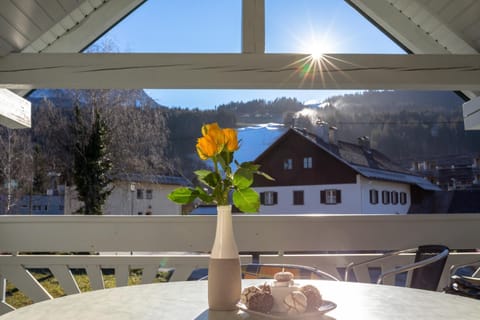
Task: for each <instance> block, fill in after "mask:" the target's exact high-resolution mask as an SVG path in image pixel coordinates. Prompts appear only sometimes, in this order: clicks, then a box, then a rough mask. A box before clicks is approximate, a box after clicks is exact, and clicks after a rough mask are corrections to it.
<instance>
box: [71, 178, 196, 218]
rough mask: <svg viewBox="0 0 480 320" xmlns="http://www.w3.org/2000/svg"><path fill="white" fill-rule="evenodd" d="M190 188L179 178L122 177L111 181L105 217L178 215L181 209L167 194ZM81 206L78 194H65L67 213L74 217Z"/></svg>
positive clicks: (104, 208) (184, 180) (73, 192)
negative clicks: (178, 189)
mask: <svg viewBox="0 0 480 320" xmlns="http://www.w3.org/2000/svg"><path fill="white" fill-rule="evenodd" d="M187 185H190V182H189V181H188V180H186V179H185V178H182V177H178V176H163V175H145V174H123V175H118V176H116V177H115V178H114V180H113V182H112V186H113V190H112V193H111V194H110V195H109V196H108V198H107V200H106V202H105V205H104V207H103V214H104V215H133V216H136V215H179V214H181V213H182V207H181V205H179V204H176V203H174V202H172V201H170V200H169V199H168V198H167V195H168V194H169V193H170V192H172V191H173V190H174V189H176V188H178V187H180V186H187ZM81 206H82V203H81V202H79V201H78V200H77V197H76V192H75V191H74V190H72V188H68V190H67V191H66V192H65V214H73V213H75V211H76V210H78V209H79V208H80V207H81Z"/></svg>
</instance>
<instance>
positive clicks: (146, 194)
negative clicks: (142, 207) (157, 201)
mask: <svg viewBox="0 0 480 320" xmlns="http://www.w3.org/2000/svg"><path fill="white" fill-rule="evenodd" d="M145 196H146V198H147V199H149V200H151V199H152V198H153V192H152V189H147V191H146V192H145Z"/></svg>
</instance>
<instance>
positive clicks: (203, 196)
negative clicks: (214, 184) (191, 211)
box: [195, 187, 213, 204]
mask: <svg viewBox="0 0 480 320" xmlns="http://www.w3.org/2000/svg"><path fill="white" fill-rule="evenodd" d="M195 190H196V191H197V192H198V198H199V199H200V200H202V201H203V202H205V203H207V204H209V203H213V197H212V196H211V195H209V194H208V193H207V192H206V191H205V190H203V189H202V188H200V187H196V188H195Z"/></svg>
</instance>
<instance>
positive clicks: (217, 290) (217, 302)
mask: <svg viewBox="0 0 480 320" xmlns="http://www.w3.org/2000/svg"><path fill="white" fill-rule="evenodd" d="M241 290H242V276H241V269H240V257H239V255H238V248H237V244H236V242H235V236H234V234H233V223H232V206H230V205H227V206H217V228H216V232H215V240H214V242H213V247H212V252H211V253H210V260H209V264H208V306H209V308H210V309H211V310H222V311H226V310H235V309H237V308H236V304H237V302H238V301H239V300H240V294H241Z"/></svg>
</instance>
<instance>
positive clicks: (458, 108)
mask: <svg viewBox="0 0 480 320" xmlns="http://www.w3.org/2000/svg"><path fill="white" fill-rule="evenodd" d="M463 102H464V101H463V100H462V99H460V98H459V97H458V96H457V95H456V94H455V93H452V92H412V91H382V92H375V91H372V92H365V93H363V94H356V95H345V96H337V97H332V98H330V99H328V101H326V102H325V103H324V104H323V107H321V108H314V109H312V108H310V109H304V110H303V111H302V112H298V113H295V114H294V116H293V115H292V114H290V115H289V117H295V118H296V119H295V122H296V125H297V126H301V127H307V128H310V129H313V125H312V120H316V119H317V118H318V119H321V120H323V121H326V122H328V123H329V124H330V125H332V126H335V127H337V128H338V130H337V135H338V139H340V140H345V141H350V142H355V141H356V140H357V138H358V137H362V136H368V137H369V138H370V142H371V146H372V147H373V148H375V149H378V150H380V151H382V152H384V153H385V154H387V155H388V156H389V157H391V158H392V159H395V160H396V161H397V162H399V163H401V164H403V165H405V166H407V165H409V163H410V162H411V161H412V160H425V159H436V158H442V157H449V156H455V155H459V154H466V153H468V154H472V153H479V152H480V132H478V131H465V130H464V126H463V115H462V103H463ZM288 121H292V120H291V118H290V120H287V122H288Z"/></svg>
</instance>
